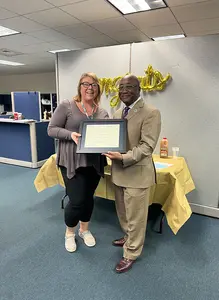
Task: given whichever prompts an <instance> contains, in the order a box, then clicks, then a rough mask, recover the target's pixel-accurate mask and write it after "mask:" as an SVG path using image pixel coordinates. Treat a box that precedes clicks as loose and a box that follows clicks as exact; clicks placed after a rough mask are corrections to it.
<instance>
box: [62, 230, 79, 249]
mask: <svg viewBox="0 0 219 300" xmlns="http://www.w3.org/2000/svg"><path fill="white" fill-rule="evenodd" d="M65 249H66V250H67V251H68V252H75V251H76V249H77V245H76V243H75V234H71V235H67V236H65Z"/></svg>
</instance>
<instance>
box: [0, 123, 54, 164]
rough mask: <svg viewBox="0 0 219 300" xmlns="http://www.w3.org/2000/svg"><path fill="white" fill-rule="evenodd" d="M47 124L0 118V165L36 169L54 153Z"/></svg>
mask: <svg viewBox="0 0 219 300" xmlns="http://www.w3.org/2000/svg"><path fill="white" fill-rule="evenodd" d="M47 127H48V122H36V121H34V120H27V119H26V120H12V119H7V118H0V163H6V164H13V165H18V166H23V167H29V168H38V167H40V166H42V165H43V163H44V162H45V161H46V160H47V159H48V158H49V157H50V156H51V155H52V154H53V153H54V151H55V145H54V140H53V139H52V138H50V137H49V136H48V134H47Z"/></svg>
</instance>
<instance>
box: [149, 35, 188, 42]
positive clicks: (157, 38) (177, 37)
mask: <svg viewBox="0 0 219 300" xmlns="http://www.w3.org/2000/svg"><path fill="white" fill-rule="evenodd" d="M184 37H185V35H184V34H178V35H167V36H159V37H153V38H152V40H154V41H164V40H174V39H182V38H184Z"/></svg>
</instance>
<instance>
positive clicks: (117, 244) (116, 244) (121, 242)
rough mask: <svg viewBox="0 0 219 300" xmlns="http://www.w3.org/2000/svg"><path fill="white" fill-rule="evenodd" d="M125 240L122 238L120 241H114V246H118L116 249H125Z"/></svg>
mask: <svg viewBox="0 0 219 300" xmlns="http://www.w3.org/2000/svg"><path fill="white" fill-rule="evenodd" d="M125 242H126V241H125V238H124V237H122V238H121V239H118V240H114V241H113V243H112V244H113V246H116V247H123V245H124V244H125Z"/></svg>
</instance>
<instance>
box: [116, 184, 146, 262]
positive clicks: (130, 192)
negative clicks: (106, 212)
mask: <svg viewBox="0 0 219 300" xmlns="http://www.w3.org/2000/svg"><path fill="white" fill-rule="evenodd" d="M114 186H115V196H116V197H115V198H116V200H115V203H116V211H117V215H118V218H119V222H120V225H121V227H122V229H123V231H124V233H125V239H126V242H125V244H124V246H123V251H124V253H123V257H125V258H128V259H132V260H135V259H137V257H139V256H140V254H141V252H142V249H143V246H144V240H145V232H146V226H147V217H148V205H149V195H150V189H149V188H124V187H119V186H117V185H114Z"/></svg>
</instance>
